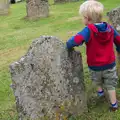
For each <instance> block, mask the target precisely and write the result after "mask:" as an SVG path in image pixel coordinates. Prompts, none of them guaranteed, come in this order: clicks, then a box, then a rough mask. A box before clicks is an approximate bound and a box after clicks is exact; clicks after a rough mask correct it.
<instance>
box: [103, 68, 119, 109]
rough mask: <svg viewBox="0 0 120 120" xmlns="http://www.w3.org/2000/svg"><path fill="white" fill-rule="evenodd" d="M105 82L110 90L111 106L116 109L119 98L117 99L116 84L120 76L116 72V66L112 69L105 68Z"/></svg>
mask: <svg viewBox="0 0 120 120" xmlns="http://www.w3.org/2000/svg"><path fill="white" fill-rule="evenodd" d="M103 78H104V84H105V87H106V89H107V90H108V94H109V98H110V102H111V108H113V110H116V109H117V108H118V104H117V99H116V90H115V88H116V86H117V82H118V76H117V73H116V67H114V68H112V69H108V70H105V71H104V72H103Z"/></svg>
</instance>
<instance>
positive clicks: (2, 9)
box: [0, 0, 10, 15]
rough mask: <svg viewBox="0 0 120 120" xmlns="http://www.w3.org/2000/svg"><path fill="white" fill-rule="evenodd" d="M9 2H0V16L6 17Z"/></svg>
mask: <svg viewBox="0 0 120 120" xmlns="http://www.w3.org/2000/svg"><path fill="white" fill-rule="evenodd" d="M9 6H10V5H9V0H0V15H7V14H8V13H9Z"/></svg>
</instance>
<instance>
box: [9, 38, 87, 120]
mask: <svg viewBox="0 0 120 120" xmlns="http://www.w3.org/2000/svg"><path fill="white" fill-rule="evenodd" d="M73 58H74V59H73ZM10 72H11V76H12V88H13V91H14V95H15V98H16V105H17V110H18V113H19V120H26V119H27V118H28V119H29V118H30V119H31V120H36V119H37V120H44V119H45V120H64V119H65V117H68V116H69V115H78V114H82V113H83V112H85V111H87V102H86V95H85V86H84V76H83V65H82V57H81V55H80V53H78V52H75V51H73V53H72V55H71V57H68V51H67V50H66V48H65V45H64V44H63V42H61V41H60V40H59V39H58V38H56V37H49V36H41V37H40V38H38V39H36V40H34V41H33V43H32V45H31V46H30V48H29V50H28V52H27V53H26V55H24V56H23V57H21V59H20V60H19V61H17V62H14V63H13V64H11V65H10ZM59 117H60V118H59Z"/></svg>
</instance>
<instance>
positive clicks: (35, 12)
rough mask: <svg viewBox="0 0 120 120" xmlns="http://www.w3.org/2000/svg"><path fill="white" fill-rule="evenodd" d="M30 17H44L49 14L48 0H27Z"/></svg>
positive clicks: (28, 15)
mask: <svg viewBox="0 0 120 120" xmlns="http://www.w3.org/2000/svg"><path fill="white" fill-rule="evenodd" d="M26 3H27V4H26V10H27V18H28V19H37V18H44V17H48V16H49V4H48V0H26Z"/></svg>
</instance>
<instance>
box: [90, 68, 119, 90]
mask: <svg viewBox="0 0 120 120" xmlns="http://www.w3.org/2000/svg"><path fill="white" fill-rule="evenodd" d="M90 75H91V79H92V80H93V82H94V83H95V84H96V85H97V86H101V87H104V88H106V89H107V90H114V89H115V88H116V87H117V83H118V76H117V70H116V66H115V67H113V68H111V69H107V70H104V71H93V70H91V69H90Z"/></svg>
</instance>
